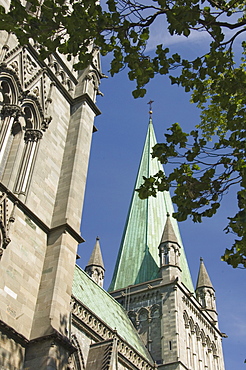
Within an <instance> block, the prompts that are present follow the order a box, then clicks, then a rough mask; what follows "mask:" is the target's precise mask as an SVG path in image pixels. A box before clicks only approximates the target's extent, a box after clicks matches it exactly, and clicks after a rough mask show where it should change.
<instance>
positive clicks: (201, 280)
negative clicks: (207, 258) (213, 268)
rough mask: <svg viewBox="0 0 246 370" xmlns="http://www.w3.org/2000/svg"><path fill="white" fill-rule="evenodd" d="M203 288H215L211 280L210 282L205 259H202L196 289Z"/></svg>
mask: <svg viewBox="0 0 246 370" xmlns="http://www.w3.org/2000/svg"><path fill="white" fill-rule="evenodd" d="M203 287H207V288H213V285H212V283H211V280H210V277H209V275H208V272H207V269H206V267H205V265H204V262H203V258H202V257H200V269H199V273H198V278H197V283H196V289H198V288H203ZM213 289H214V288H213Z"/></svg>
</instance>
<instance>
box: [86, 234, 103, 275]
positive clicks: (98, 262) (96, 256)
mask: <svg viewBox="0 0 246 370" xmlns="http://www.w3.org/2000/svg"><path fill="white" fill-rule="evenodd" d="M88 266H99V267H102V268H103V269H104V263H103V259H102V253H101V247H100V243H99V237H98V236H97V237H96V244H95V246H94V249H93V251H92V254H91V257H90V259H89V262H88V263H87V266H86V267H88Z"/></svg>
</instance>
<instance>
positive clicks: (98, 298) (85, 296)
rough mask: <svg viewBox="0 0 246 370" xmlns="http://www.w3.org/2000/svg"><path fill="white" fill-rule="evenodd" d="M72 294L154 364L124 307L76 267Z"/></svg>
mask: <svg viewBox="0 0 246 370" xmlns="http://www.w3.org/2000/svg"><path fill="white" fill-rule="evenodd" d="M72 294H73V296H74V297H75V298H77V299H78V300H80V301H81V303H82V304H84V305H85V306H86V307H87V308H89V310H91V311H92V312H93V313H94V314H95V315H96V316H98V317H99V318H100V319H101V320H102V321H104V322H105V324H107V325H108V326H109V327H110V328H111V329H112V330H115V329H116V330H117V334H118V335H119V336H120V337H121V338H122V339H124V340H125V341H126V342H127V343H128V344H129V345H130V346H132V347H133V348H134V349H135V350H136V351H137V352H138V353H140V355H142V356H143V357H144V358H145V359H146V360H147V361H149V362H151V363H152V362H153V360H152V359H151V356H150V354H149V352H148V351H147V349H146V348H145V346H144V344H143V342H142V340H141V339H140V337H139V336H138V334H137V331H136V329H135V328H134V326H133V324H132V322H131V320H130V319H129V317H128V316H127V314H126V312H125V311H124V309H123V307H122V306H121V305H120V304H119V303H118V302H117V301H116V300H115V299H114V298H113V297H111V295H110V294H109V293H108V292H106V291H105V290H104V289H103V288H101V287H100V286H99V285H98V284H97V283H95V282H94V280H92V279H91V278H90V277H89V275H87V273H86V272H85V271H83V270H82V269H81V268H80V267H79V266H77V265H76V267H75V271H74V279H73V288H72Z"/></svg>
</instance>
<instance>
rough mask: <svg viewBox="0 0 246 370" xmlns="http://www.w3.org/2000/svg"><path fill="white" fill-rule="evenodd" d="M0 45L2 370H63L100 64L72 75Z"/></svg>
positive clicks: (9, 43) (60, 63) (29, 49)
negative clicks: (36, 369) (37, 369)
mask: <svg viewBox="0 0 246 370" xmlns="http://www.w3.org/2000/svg"><path fill="white" fill-rule="evenodd" d="M0 42H1V44H0V49H1V50H0V57H1V60H0V62H1V64H0V86H1V89H0V110H1V123H0V258H1V259H0V275H1V279H0V310H1V312H0V341H1V344H0V348H1V349H0V367H1V369H7V370H12V369H13V370H14V369H26V370H27V369H35V368H39V369H51V368H52V369H67V367H66V364H67V359H68V356H69V355H70V354H71V353H72V352H73V351H74V346H73V345H72V344H71V341H70V339H69V338H68V336H67V333H68V328H69V325H70V324H69V322H70V300H71V292H72V283H73V271H74V266H75V259H76V252H77V245H78V243H81V242H82V241H83V238H82V237H81V235H80V222H81V210H82V204H83V197H84V190H85V183H86V176H87V166H88V159H89V153H90V145H91V138H92V133H93V131H95V127H94V118H95V116H96V115H98V114H99V113H100V111H99V110H98V108H97V106H96V104H95V99H96V95H97V94H98V92H99V90H98V87H99V83H100V77H101V72H100V60H99V55H98V50H97V49H96V48H95V49H94V60H93V62H92V64H91V65H90V66H88V68H87V69H86V70H83V71H81V72H79V73H77V72H74V70H73V67H72V62H71V63H68V62H67V61H66V58H64V57H63V56H61V55H58V54H53V55H51V56H50V57H49V58H48V59H47V60H45V61H43V62H42V61H40V60H39V58H38V52H39V51H38V48H37V47H36V46H35V45H31V44H30V45H26V46H25V47H21V46H20V45H18V43H17V41H16V39H15V37H14V36H13V35H9V34H7V33H6V32H2V33H1V41H0Z"/></svg>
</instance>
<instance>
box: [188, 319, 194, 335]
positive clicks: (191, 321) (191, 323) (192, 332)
mask: <svg viewBox="0 0 246 370" xmlns="http://www.w3.org/2000/svg"><path fill="white" fill-rule="evenodd" d="M189 324H190V331H191V334H194V333H195V323H194V320H193V318H192V317H190V320H189Z"/></svg>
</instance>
